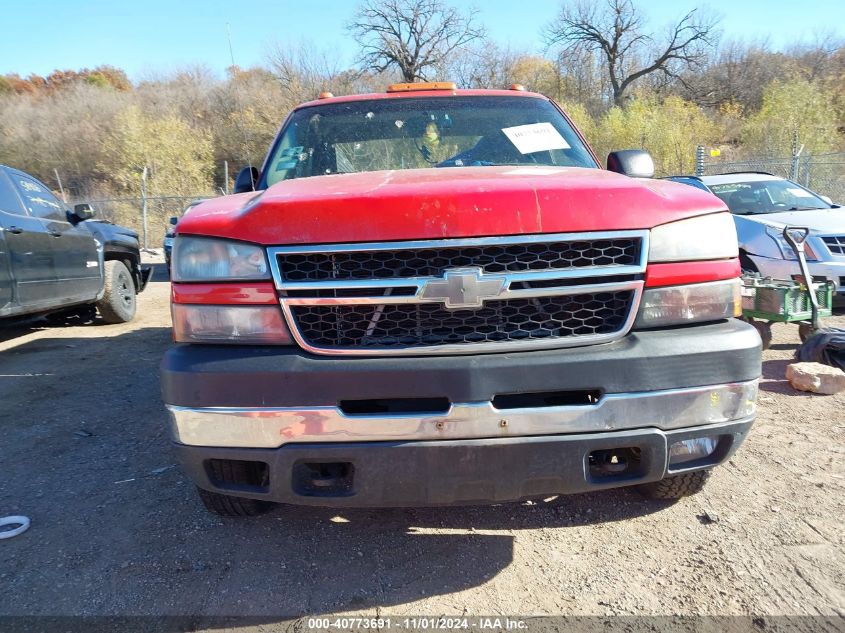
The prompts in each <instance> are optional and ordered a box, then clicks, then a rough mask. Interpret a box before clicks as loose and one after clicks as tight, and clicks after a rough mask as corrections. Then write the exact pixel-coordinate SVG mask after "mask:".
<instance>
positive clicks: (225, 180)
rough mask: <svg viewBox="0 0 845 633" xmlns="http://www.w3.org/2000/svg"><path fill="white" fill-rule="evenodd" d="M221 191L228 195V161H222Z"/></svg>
mask: <svg viewBox="0 0 845 633" xmlns="http://www.w3.org/2000/svg"><path fill="white" fill-rule="evenodd" d="M223 193H224V195H227V196H228V195H229V161H228V160H224V161H223Z"/></svg>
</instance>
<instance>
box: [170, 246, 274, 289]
mask: <svg viewBox="0 0 845 633" xmlns="http://www.w3.org/2000/svg"><path fill="white" fill-rule="evenodd" d="M172 259H173V281H242V280H258V279H269V277H270V269H269V267H268V266H267V256H266V255H265V254H264V249H263V248H261V247H260V246H256V245H255V244H246V243H244V242H234V241H231V240H221V239H214V238H207V237H192V236H189V235H188V236H181V235H177V236H176V238H175V239H174V240H173V258H172Z"/></svg>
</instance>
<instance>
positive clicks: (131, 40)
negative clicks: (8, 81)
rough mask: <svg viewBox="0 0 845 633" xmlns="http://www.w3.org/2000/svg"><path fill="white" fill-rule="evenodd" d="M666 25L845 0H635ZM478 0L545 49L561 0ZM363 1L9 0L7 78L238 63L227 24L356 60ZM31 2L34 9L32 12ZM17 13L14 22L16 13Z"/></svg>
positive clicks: (825, 24)
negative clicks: (693, 12) (689, 15)
mask: <svg viewBox="0 0 845 633" xmlns="http://www.w3.org/2000/svg"><path fill="white" fill-rule="evenodd" d="M635 1H636V2H637V4H638V5H639V6H640V7H641V8H642V9H643V10H644V12H645V13H646V14H647V15H648V16H649V18H650V21H651V22H652V23H653V24H654V25H655V26H656V27H660V26H662V25H665V24H667V23H669V22H670V21H671V20H673V19H676V18H678V17H679V16H680V15H682V14H683V13H684V12H685V11H687V10H689V9H691V8H693V7H695V6H702V5H704V4H706V5H707V6H708V8H709V10H711V11H713V12H715V13H717V14H719V15H721V16H722V18H723V19H722V29H723V32H724V36H725V37H726V38H729V39H734V38H736V39H761V38H768V40H769V41H770V43H771V44H772V45H773V46H776V47H778V46H782V45H784V44H788V43H790V42H793V41H796V40H808V39H810V38H812V37H813V35H814V33H818V32H828V33H830V32H831V29H833V31H832V32H834V33H836V32H837V31H838V34H839V35H840V36H841V35H843V34H845V32H843V29H845V0H805V1H803V2H797V1H796V0H789V1H787V0H769V1H766V0H709V1H708V2H706V3H705V2H703V1H702V2H695V1H692V0H689V1H688V0H635ZM451 2H452V3H453V4H455V5H457V6H459V7H467V8H468V7H470V6H476V7H478V8H479V9H480V11H481V20H482V22H483V23H484V24H485V25H486V26H487V28H488V30H489V32H490V34H491V35H492V36H493V38H494V39H496V40H497V41H499V42H501V43H503V44H509V45H511V46H512V47H513V48H515V49H520V50H522V49H525V50H530V51H534V52H540V51H541V44H540V39H539V36H538V34H539V31H540V29H541V28H542V26H543V25H544V24H546V23H547V22H548V21H549V20H550V19H551V18H552V17H553V16H554V15H555V13H556V11H557V8H558V7H559V6H560V1H559V0H451ZM355 4H356V2H355V1H354V0H297V1H290V0H246V1H245V2H233V1H231V0H227V1H223V0H143V1H141V2H126V3H125V2H120V1H117V0H54V1H50V2H44V0H41V1H40V2H38V1H36V2H30V3H25V4H23V3H19V2H17V1H13V0H0V11H2V13H3V14H4V15H5V18H7V19H4V20H3V22H4V24H3V27H4V28H3V29H2V36H0V74H5V73H10V72H15V73H18V74H20V75H24V76H25V75H28V74H29V73H37V74H42V75H43V74H47V73H49V72H50V71H51V70H53V69H55V68H63V69H79V68H83V67H93V66H97V65H100V64H110V65H112V66H117V67H119V68H123V69H125V70H126V71H127V72H128V74H129V77H130V78H131V79H133V80H137V79H140V78H143V77H144V76H145V75H150V74H157V73H166V72H169V71H172V70H175V69H178V68H180V67H184V66H186V65H189V64H196V63H201V64H205V65H207V66H208V67H210V68H211V69H213V70H215V71H219V72H221V73H222V71H223V70H224V69H225V68H226V66H228V65H229V48H228V44H227V41H226V25H227V23H228V24H229V25H230V29H231V34H232V43H233V46H234V52H235V61H236V62H237V63H238V65H240V66H251V65H255V64H260V63H262V61H263V59H264V57H265V55H266V52H267V50H268V48H270V47H272V46H273V45H274V44H275V43H279V44H282V45H293V46H295V45H297V44H299V43H303V42H304V43H312V44H313V45H314V46H316V47H317V48H318V49H320V50H325V51H331V54H332V55H333V56H334V55H336V56H337V59H338V61H339V62H340V64H341V65H344V66H346V65H352V63H353V61H354V55H355V45H354V43H353V42H351V41H350V39H349V37H348V36H347V35H346V34H345V32H344V23H345V22H346V21H347V20H348V19H349V18H350V17H351V15H352V14H353V13H354V9H355ZM23 7H26V8H25V9H24V8H23ZM10 15H14V19H12V20H10V19H8V18H9V16H10Z"/></svg>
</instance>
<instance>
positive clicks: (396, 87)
mask: <svg viewBox="0 0 845 633" xmlns="http://www.w3.org/2000/svg"><path fill="white" fill-rule="evenodd" d="M457 89H458V87H457V86H456V85H455V82H454V81H426V82H420V83H409V84H390V85H389V86H388V87H387V91H388V92H415V91H417V90H457Z"/></svg>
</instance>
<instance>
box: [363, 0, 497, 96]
mask: <svg viewBox="0 0 845 633" xmlns="http://www.w3.org/2000/svg"><path fill="white" fill-rule="evenodd" d="M476 18H477V11H475V10H471V11H469V12H468V13H467V14H466V15H464V14H462V13H461V12H460V11H458V10H457V9H455V8H454V7H450V6H447V5H446V4H444V3H443V2H442V0H365V2H363V3H362V4H361V5H360V6H359V7H358V12H357V13H356V15H355V17H354V18H353V20H352V22H350V23H349V24H348V25H347V29H348V30H349V32H350V33H351V34H352V35H353V37H354V38H355V40H356V41H357V42H358V44H359V46H360V47H361V57H360V60H359V61H360V63H361V65H362V66H363V67H364V68H365V69H367V70H370V71H374V72H376V73H382V72H384V71H386V70H388V69H390V68H392V67H396V68H398V69H399V71H400V72H401V73H402V77H403V79H404V80H405V81H415V80H418V79H422V80H426V79H427V78H428V77H429V73H430V72H432V71H433V72H437V70H438V69H440V68H443V67H444V66H445V65H446V63H447V62H448V58H449V56H450V55H451V54H452V53H454V52H456V51H459V50H460V49H462V48H464V47H466V46H467V45H468V44H470V43H471V42H474V41H475V40H478V39H481V38H483V37H484V28H483V27H482V26H480V25H478V24H476Z"/></svg>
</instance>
